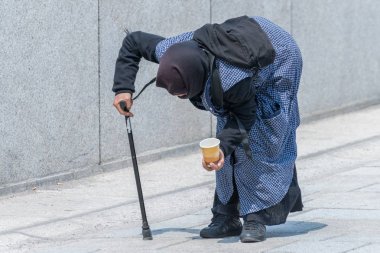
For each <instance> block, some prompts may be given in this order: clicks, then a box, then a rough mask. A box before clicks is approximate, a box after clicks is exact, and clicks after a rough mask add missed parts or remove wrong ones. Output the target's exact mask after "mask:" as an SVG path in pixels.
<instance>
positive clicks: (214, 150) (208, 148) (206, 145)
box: [199, 138, 220, 164]
mask: <svg viewBox="0 0 380 253" xmlns="http://www.w3.org/2000/svg"><path fill="white" fill-rule="evenodd" d="M219 144H220V140H218V139H217V138H207V139H204V140H203V141H201V142H200V143H199V146H200V147H201V150H202V154H203V159H204V160H205V162H206V164H209V163H213V162H217V161H218V160H219Z"/></svg>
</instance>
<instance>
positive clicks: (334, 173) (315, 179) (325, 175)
mask: <svg viewBox="0 0 380 253" xmlns="http://www.w3.org/2000/svg"><path fill="white" fill-rule="evenodd" d="M374 161H380V160H377V159H376V160H370V161H365V162H363V163H359V164H354V165H352V166H349V167H348V168H347V169H340V170H338V171H336V170H334V171H333V172H332V173H330V174H323V175H320V176H317V177H313V178H309V179H303V180H302V182H315V181H317V182H318V181H320V180H323V179H326V178H327V177H331V176H335V175H337V174H340V173H342V172H348V171H352V170H356V169H359V168H361V167H363V166H365V165H366V164H369V163H372V162H374ZM300 170H302V171H307V170H308V169H300ZM301 188H302V187H301Z"/></svg>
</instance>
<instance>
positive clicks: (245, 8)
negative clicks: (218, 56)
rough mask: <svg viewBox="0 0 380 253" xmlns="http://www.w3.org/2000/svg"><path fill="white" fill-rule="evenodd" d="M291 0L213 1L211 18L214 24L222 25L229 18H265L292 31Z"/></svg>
mask: <svg viewBox="0 0 380 253" xmlns="http://www.w3.org/2000/svg"><path fill="white" fill-rule="evenodd" d="M290 10H291V0H271V1H262V0H231V1H224V0H211V17H212V22H213V23H220V22H223V21H224V20H226V19H228V18H233V17H238V16H242V15H247V16H263V17H265V18H268V19H270V20H271V21H273V22H275V23H276V24H278V25H280V26H281V27H282V28H284V29H285V30H287V31H288V32H290V30H291V17H290Z"/></svg>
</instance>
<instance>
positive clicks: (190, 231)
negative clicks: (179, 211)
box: [152, 228, 200, 235]
mask: <svg viewBox="0 0 380 253" xmlns="http://www.w3.org/2000/svg"><path fill="white" fill-rule="evenodd" d="M199 232H200V229H195V228H160V229H155V230H152V234H153V235H161V234H166V233H187V234H192V235H193V234H197V235H199Z"/></svg>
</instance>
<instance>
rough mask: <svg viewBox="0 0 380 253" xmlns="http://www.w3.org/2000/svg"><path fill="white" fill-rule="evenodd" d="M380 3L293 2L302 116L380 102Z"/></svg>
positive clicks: (297, 0)
mask: <svg viewBox="0 0 380 253" xmlns="http://www.w3.org/2000/svg"><path fill="white" fill-rule="evenodd" d="M379 10H380V2H379V1H355V0H349V1H327V0H325V1H310V0H308V1H305V0H293V29H292V30H293V34H294V37H295V38H296V40H297V41H298V44H299V46H300V48H301V51H302V53H303V60H304V69H303V77H302V84H301V87H300V96H299V100H300V110H301V113H302V115H303V116H310V115H313V114H318V113H323V112H328V111H331V110H334V109H339V108H342V107H347V106H350V105H354V104H358V103H363V102H366V101H370V100H374V99H378V98H379V97H380V83H379V81H378V80H379V79H380V72H379V69H380V64H379V63H380V49H379V47H378V46H375V45H379V44H380V35H379V33H378V31H379V26H380V16H379V15H378V13H379Z"/></svg>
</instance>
